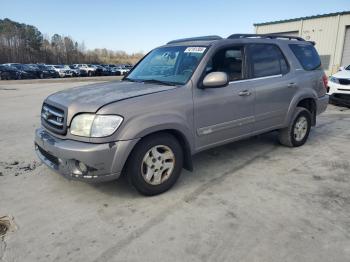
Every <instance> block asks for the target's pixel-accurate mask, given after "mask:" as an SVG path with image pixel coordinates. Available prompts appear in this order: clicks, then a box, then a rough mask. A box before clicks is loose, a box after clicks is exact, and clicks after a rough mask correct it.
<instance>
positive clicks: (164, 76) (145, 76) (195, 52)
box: [126, 46, 206, 85]
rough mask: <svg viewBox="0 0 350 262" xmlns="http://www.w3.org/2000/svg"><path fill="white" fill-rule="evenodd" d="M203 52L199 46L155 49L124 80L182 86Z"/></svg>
mask: <svg viewBox="0 0 350 262" xmlns="http://www.w3.org/2000/svg"><path fill="white" fill-rule="evenodd" d="M205 50H206V47H200V46H171V47H161V48H157V49H155V50H153V51H152V52H151V53H149V54H148V55H147V56H146V57H145V58H144V59H143V60H142V61H141V62H140V63H139V64H138V65H137V67H135V68H134V70H133V71H132V72H131V73H130V74H129V75H128V77H127V78H126V80H132V81H140V82H143V81H149V80H152V82H156V81H159V82H167V83H172V84H179V85H183V84H185V83H186V82H187V81H188V80H189V79H190V77H191V76H192V74H193V72H194V70H195V69H196V67H197V65H198V63H199V61H200V60H201V58H202V57H203V55H204V52H205Z"/></svg>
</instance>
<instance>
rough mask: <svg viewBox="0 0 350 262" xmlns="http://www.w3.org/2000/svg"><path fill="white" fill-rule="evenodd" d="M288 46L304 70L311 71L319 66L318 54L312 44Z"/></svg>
mask: <svg viewBox="0 0 350 262" xmlns="http://www.w3.org/2000/svg"><path fill="white" fill-rule="evenodd" d="M289 47H290V49H291V50H292V52H293V53H294V55H295V56H296V58H297V59H298V60H299V63H300V64H301V66H302V67H303V68H304V69H305V70H308V71H311V70H315V69H319V68H320V67H321V59H320V56H319V55H318V53H317V51H316V49H315V48H314V47H313V46H312V45H300V44H291V45H289Z"/></svg>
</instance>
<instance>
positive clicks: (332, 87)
mask: <svg viewBox="0 0 350 262" xmlns="http://www.w3.org/2000/svg"><path fill="white" fill-rule="evenodd" d="M328 87H329V90H328V95H333V94H348V95H350V85H341V84H337V83H334V82H331V81H329V82H328Z"/></svg>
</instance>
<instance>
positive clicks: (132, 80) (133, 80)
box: [123, 77, 141, 82]
mask: <svg viewBox="0 0 350 262" xmlns="http://www.w3.org/2000/svg"><path fill="white" fill-rule="evenodd" d="M123 81H129V82H141V81H137V80H136V79H132V78H129V77H125V78H124V79H123Z"/></svg>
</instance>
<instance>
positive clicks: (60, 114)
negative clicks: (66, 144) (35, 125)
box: [41, 103, 66, 134]
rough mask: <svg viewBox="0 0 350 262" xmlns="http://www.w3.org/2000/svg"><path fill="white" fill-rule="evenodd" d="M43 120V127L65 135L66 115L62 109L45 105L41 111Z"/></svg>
mask: <svg viewBox="0 0 350 262" xmlns="http://www.w3.org/2000/svg"><path fill="white" fill-rule="evenodd" d="M41 119H42V123H43V125H44V126H45V127H47V128H48V129H50V130H51V131H53V132H56V133H59V134H64V133H65V131H66V130H65V129H66V125H65V113H64V111H63V110H62V109H59V108H57V107H55V106H52V105H49V104H46V103H45V104H44V105H43V107H42V109H41Z"/></svg>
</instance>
